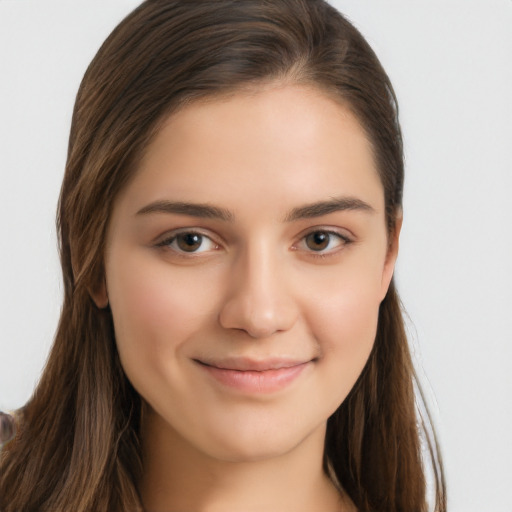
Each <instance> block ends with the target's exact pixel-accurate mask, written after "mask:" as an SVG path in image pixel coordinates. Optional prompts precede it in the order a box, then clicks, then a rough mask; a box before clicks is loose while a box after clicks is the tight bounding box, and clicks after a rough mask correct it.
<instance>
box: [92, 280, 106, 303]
mask: <svg viewBox="0 0 512 512" xmlns="http://www.w3.org/2000/svg"><path fill="white" fill-rule="evenodd" d="M89 295H90V296H91V299H92V300H93V301H94V303H95V304H96V307H97V308H99V309H105V308H106V307H107V306H108V292H107V283H106V282H105V277H104V276H102V277H101V279H100V280H99V282H98V284H96V286H94V287H93V288H89Z"/></svg>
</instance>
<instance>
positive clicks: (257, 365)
mask: <svg viewBox="0 0 512 512" xmlns="http://www.w3.org/2000/svg"><path fill="white" fill-rule="evenodd" d="M196 362H197V363H198V366H199V367H200V368H201V369H203V370H204V371H205V372H206V373H207V374H209V375H210V376H211V377H213V378H214V379H215V380H216V381H217V382H219V383H220V384H222V385H224V386H227V387H229V388H233V389H236V390H238V391H242V392H245V393H256V394H257V393H274V392H277V391H280V390H282V389H284V388H285V387H287V386H289V385H290V384H291V383H292V382H293V381H295V380H296V379H297V378H298V377H299V376H300V375H301V373H302V372H303V371H304V370H305V369H306V368H307V367H308V366H310V365H311V364H312V363H313V361H312V360H307V361H291V360H279V359H274V360H267V361H251V360H247V359H237V360H230V361H222V362H215V363H206V362H203V361H198V360H196Z"/></svg>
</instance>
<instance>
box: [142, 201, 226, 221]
mask: <svg viewBox="0 0 512 512" xmlns="http://www.w3.org/2000/svg"><path fill="white" fill-rule="evenodd" d="M148 213H174V214H178V215H189V216H191V217H199V218H203V219H217V220H223V221H226V222H229V221H232V220H233V219H234V215H233V214H232V213H231V212H230V211H229V210H226V209H225V208H219V207H218V206H212V205H209V204H202V203H184V202H173V201H155V202H154V203H150V204H148V205H147V206H144V207H143V208H141V209H140V210H139V211H138V212H137V215H146V214H148Z"/></svg>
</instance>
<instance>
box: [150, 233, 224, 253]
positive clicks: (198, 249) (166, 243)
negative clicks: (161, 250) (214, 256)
mask: <svg viewBox="0 0 512 512" xmlns="http://www.w3.org/2000/svg"><path fill="white" fill-rule="evenodd" d="M158 246H159V247H168V248H170V249H172V250H173V251H176V252H179V253H182V254H183V253H194V254H197V253H203V252H208V251H214V250H215V249H217V248H218V247H219V246H218V244H216V243H215V242H214V241H213V240H212V239H211V238H209V237H208V236H206V235H203V234H202V233H197V232H195V231H182V232H181V233H177V234H174V235H172V236H170V237H168V238H166V239H165V240H163V241H162V242H160V243H159V244H158Z"/></svg>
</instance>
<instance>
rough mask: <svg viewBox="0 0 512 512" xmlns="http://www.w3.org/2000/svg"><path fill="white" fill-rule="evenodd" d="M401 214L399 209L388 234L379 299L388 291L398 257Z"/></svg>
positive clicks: (382, 298)
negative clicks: (392, 227) (391, 229)
mask: <svg viewBox="0 0 512 512" xmlns="http://www.w3.org/2000/svg"><path fill="white" fill-rule="evenodd" d="M402 221H403V216H402V212H401V211H400V212H399V213H398V214H397V216H396V219H395V225H394V229H393V232H392V233H390V234H389V243H388V250H387V254H386V259H385V261H384V268H383V271H382V282H381V286H382V287H381V300H384V297H385V296H386V293H387V292H388V288H389V285H390V283H391V279H392V278H393V273H394V271H395V263H396V260H397V257H398V248H399V245H400V243H399V241H400V231H401V229H402Z"/></svg>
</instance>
